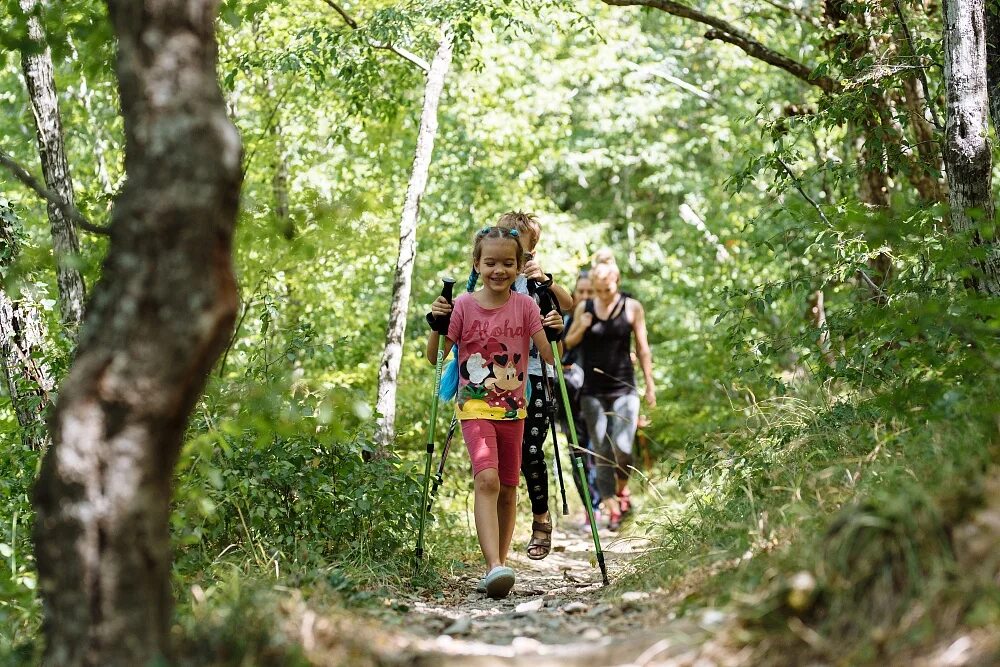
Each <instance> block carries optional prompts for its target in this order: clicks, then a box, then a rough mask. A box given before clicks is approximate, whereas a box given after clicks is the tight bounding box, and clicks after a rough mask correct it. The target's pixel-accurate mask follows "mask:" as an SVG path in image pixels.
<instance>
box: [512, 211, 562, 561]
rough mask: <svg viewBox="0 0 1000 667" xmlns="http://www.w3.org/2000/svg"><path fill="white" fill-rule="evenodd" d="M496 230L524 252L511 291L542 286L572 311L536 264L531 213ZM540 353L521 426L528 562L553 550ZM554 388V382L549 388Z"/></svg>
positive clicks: (536, 226) (531, 365)
mask: <svg viewBox="0 0 1000 667" xmlns="http://www.w3.org/2000/svg"><path fill="white" fill-rule="evenodd" d="M497 226H498V227H505V228H508V229H516V230H517V231H518V238H519V239H520V240H521V247H522V248H523V249H524V251H525V260H524V266H523V267H522V268H521V274H520V275H519V276H518V277H517V279H516V280H515V281H514V288H513V289H514V291H515V292H518V293H520V294H529V295H534V294H536V293H537V291H538V289H539V288H540V287H542V286H544V287H545V288H547V289H548V290H549V292H550V293H551V294H552V296H553V297H554V298H555V300H556V301H557V302H558V303H559V307H560V308H561V309H562V310H564V311H566V310H569V309H570V308H572V306H573V298H572V297H571V296H570V294H569V293H568V292H567V291H566V290H565V289H563V288H562V287H560V286H559V285H556V284H555V283H554V282H553V280H552V274H551V273H545V272H544V271H543V270H542V267H541V265H540V264H539V259H538V256H537V255H536V254H535V250H536V248H537V246H538V242H539V240H540V239H541V236H542V225H541V223H540V222H539V220H538V217H537V216H536V215H535V214H534V213H525V212H523V211H509V212H507V213H504V214H503V215H501V216H500V219H499V220H497ZM538 355H539V350H538V349H536V348H535V346H534V345H532V346H531V349H530V350H529V351H528V386H529V387H530V388H531V390H530V392H529V395H530V397H531V405H529V406H528V416H527V419H525V422H524V441H523V443H522V444H521V473H522V474H523V475H524V482H525V484H526V485H527V487H528V499H529V500H531V514H532V522H531V539H530V540H529V541H528V548H527V551H528V558H530V559H532V560H541V559H543V558H545V557H546V556H548V555H549V551H551V549H552V518H551V517H550V516H549V473H548V467H547V466H546V464H545V437H546V436H547V435H548V428H549V422H548V411H547V409H546V407H547V406H546V405H545V396H546V393H547V392H548V391H549V390H548V389H546V388H545V387H544V381H543V377H544V374H543V372H542V364H541V362H540V361H539V356H538ZM547 372H548V376H549V378H555V374H556V371H555V368H552V367H549V368H548V371H547ZM551 386H552V387H553V388H554V387H555V382H553V384H552V385H551Z"/></svg>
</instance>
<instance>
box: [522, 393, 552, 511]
mask: <svg viewBox="0 0 1000 667" xmlns="http://www.w3.org/2000/svg"><path fill="white" fill-rule="evenodd" d="M528 382H529V383H530V385H531V398H530V399H529V400H528V417H527V419H525V420H524V440H523V441H522V443H521V474H523V475H524V481H525V483H526V484H527V485H528V498H530V499H531V513H532V514H545V513H546V512H548V511H549V472H548V468H546V466H545V451H544V445H545V436H546V434H547V433H548V426H549V419H548V415H549V412H548V408H547V406H546V405H545V387H544V383H543V382H542V378H541V376H540V375H529V376H528Z"/></svg>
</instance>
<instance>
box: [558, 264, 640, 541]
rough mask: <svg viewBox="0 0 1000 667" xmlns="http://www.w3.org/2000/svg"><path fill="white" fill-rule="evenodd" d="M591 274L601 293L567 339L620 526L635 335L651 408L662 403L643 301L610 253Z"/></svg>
mask: <svg viewBox="0 0 1000 667" xmlns="http://www.w3.org/2000/svg"><path fill="white" fill-rule="evenodd" d="M602 254H603V257H602V256H601V255H602ZM590 275H591V280H592V282H593V285H594V293H595V295H596V297H595V298H594V299H588V300H587V301H586V302H584V303H582V304H580V305H579V306H577V309H576V311H575V312H574V316H573V324H572V326H571V327H570V328H569V331H567V332H566V338H565V343H566V346H567V347H568V348H573V347H577V346H579V348H580V352H581V354H580V356H581V357H582V365H583V370H584V379H583V388H582V390H581V392H580V393H581V397H580V408H581V411H582V413H583V417H584V419H585V420H586V422H587V432H588V435H589V436H590V442H591V447H593V449H594V451H595V459H596V463H597V486H598V489H599V490H600V494H601V498H603V499H604V504H605V509H606V511H607V512H608V515H609V518H608V527H609V528H610V529H611V530H617V529H618V527H619V526H620V524H621V520H622V516H623V515H624V513H625V512H627V511H629V510H630V509H631V503H630V499H629V492H628V479H629V473H630V472H631V467H632V445H633V442H634V440H635V432H636V428H637V425H638V419H639V393H638V389H637V388H636V386H635V370H634V367H633V364H632V355H631V342H632V337H633V336H634V337H635V343H636V355H637V356H638V358H639V363H640V367H641V369H642V374H643V378H644V380H645V385H646V387H645V399H646V403H647V404H648V405H649V406H650V407H653V406H655V405H656V393H655V386H654V384H653V359H652V354H651V352H650V349H649V342H648V340H647V338H646V318H645V312H644V311H643V308H642V305H641V304H640V303H639V302H638V301H636V300H635V299H633V298H631V297H629V296H627V295H625V294H623V293H622V292H620V291H619V290H618V279H619V272H618V266H617V264H616V263H615V261H614V258H613V257H611V255H610V253H609V252H607V251H602V252H601V253H599V255H598V259H597V260H595V264H594V268H593V270H592V271H591V273H590Z"/></svg>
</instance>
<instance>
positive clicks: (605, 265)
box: [590, 247, 622, 278]
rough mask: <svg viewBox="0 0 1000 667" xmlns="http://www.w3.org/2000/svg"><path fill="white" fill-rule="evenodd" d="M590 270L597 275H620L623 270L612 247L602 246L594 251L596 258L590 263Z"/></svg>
mask: <svg viewBox="0 0 1000 667" xmlns="http://www.w3.org/2000/svg"><path fill="white" fill-rule="evenodd" d="M590 272H591V273H592V274H594V275H595V276H605V275H609V274H614V276H615V277H616V278H617V277H620V276H621V274H622V272H621V271H620V270H619V269H618V262H617V261H615V255H614V253H612V252H611V248H607V247H604V248H601V249H600V250H598V251H597V252H595V253H594V259H593V260H592V261H591V264H590Z"/></svg>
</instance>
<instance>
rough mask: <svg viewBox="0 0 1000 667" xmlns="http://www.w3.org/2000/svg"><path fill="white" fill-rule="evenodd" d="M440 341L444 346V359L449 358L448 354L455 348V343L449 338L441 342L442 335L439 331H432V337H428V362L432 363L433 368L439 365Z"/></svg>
mask: <svg viewBox="0 0 1000 667" xmlns="http://www.w3.org/2000/svg"><path fill="white" fill-rule="evenodd" d="M439 341H440V342H442V343H443V345H444V357H442V358H444V359H447V358H448V353H449V352H451V348H452V347H454V346H455V343H454V341H452V340H451V339H450V338H448V337H447V336H445V337H444V341H441V334H439V333H438V332H437V331H431V335H430V336H428V337H427V361H428V362H430V364H431V366H435V365H437V352H438V342H439Z"/></svg>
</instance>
